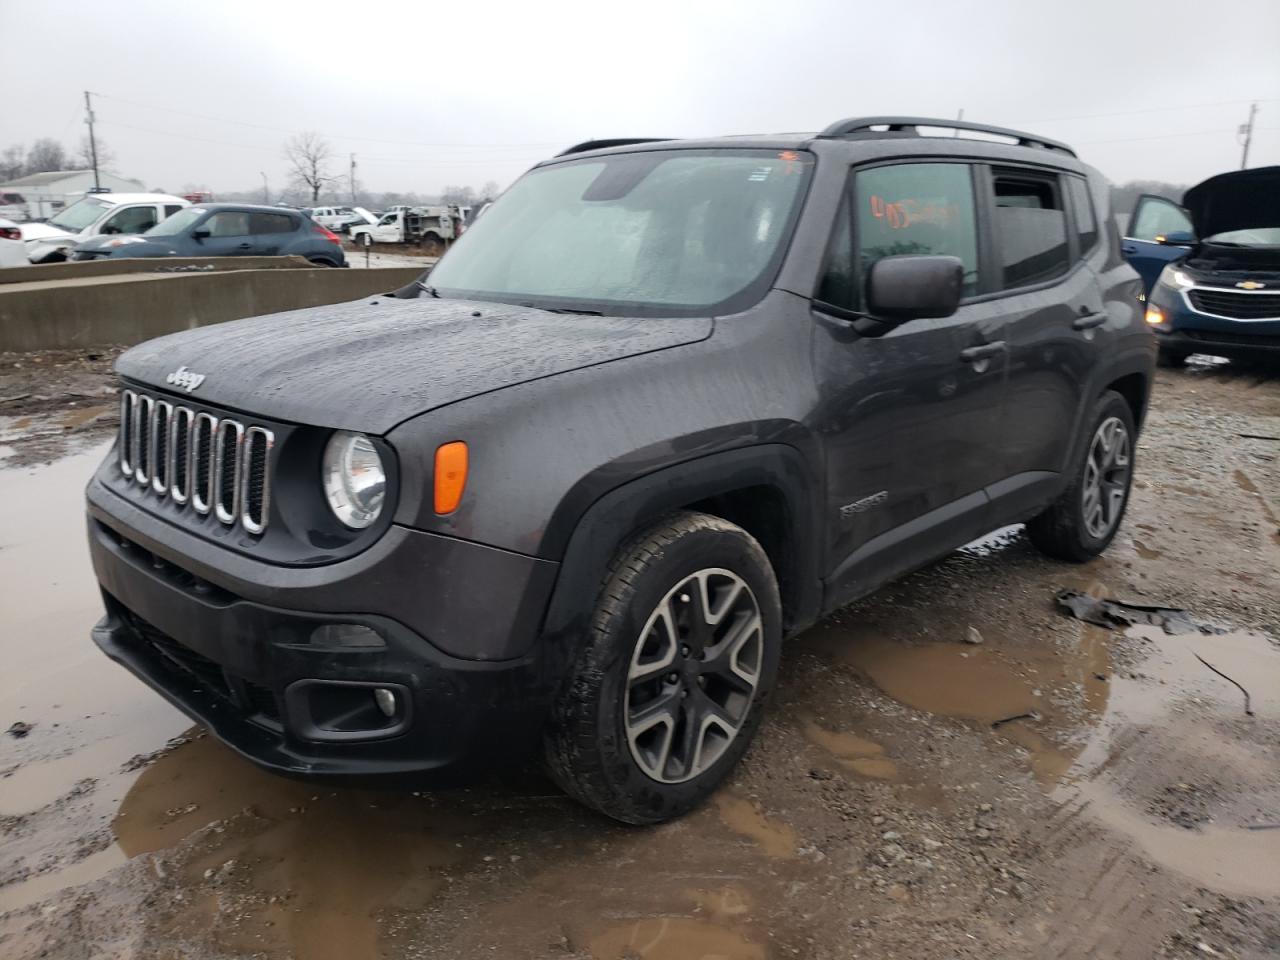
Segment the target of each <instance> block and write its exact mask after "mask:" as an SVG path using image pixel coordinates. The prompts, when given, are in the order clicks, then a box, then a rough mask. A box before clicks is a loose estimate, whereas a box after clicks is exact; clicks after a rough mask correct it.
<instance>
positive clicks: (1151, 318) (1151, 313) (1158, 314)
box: [1147, 307, 1164, 327]
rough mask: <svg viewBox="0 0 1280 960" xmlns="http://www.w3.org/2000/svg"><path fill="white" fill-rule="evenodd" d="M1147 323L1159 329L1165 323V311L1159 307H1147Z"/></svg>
mask: <svg viewBox="0 0 1280 960" xmlns="http://www.w3.org/2000/svg"><path fill="white" fill-rule="evenodd" d="M1147 323H1149V324H1151V326H1153V327H1158V326H1160V324H1162V323H1164V311H1163V310H1161V309H1160V308H1159V307H1147Z"/></svg>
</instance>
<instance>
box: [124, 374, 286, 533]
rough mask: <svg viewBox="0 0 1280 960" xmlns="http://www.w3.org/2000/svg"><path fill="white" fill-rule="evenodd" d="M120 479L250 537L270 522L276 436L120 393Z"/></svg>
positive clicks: (142, 396) (129, 392) (143, 396)
mask: <svg viewBox="0 0 1280 960" xmlns="http://www.w3.org/2000/svg"><path fill="white" fill-rule="evenodd" d="M118 446H119V463H120V471H121V473H123V474H124V475H125V476H126V477H128V478H129V480H130V481H132V482H133V483H135V484H136V485H137V486H138V487H140V488H141V489H142V490H143V491H144V492H147V493H153V494H155V495H157V496H158V497H160V498H161V499H162V500H163V499H167V500H169V501H171V502H172V503H174V504H175V505H176V506H178V507H179V508H185V507H186V506H187V504H190V505H191V509H192V510H194V511H195V512H196V513H197V514H199V515H200V516H208V515H209V514H213V516H214V517H216V518H217V520H218V521H219V522H220V523H222V524H225V525H226V526H239V527H241V528H242V529H244V530H245V531H247V532H248V533H251V534H253V535H255V536H256V535H258V534H261V533H262V532H263V531H264V530H266V528H267V523H268V521H269V519H270V516H271V456H272V454H271V451H272V449H273V448H274V446H275V434H274V433H273V432H272V431H271V430H269V429H267V428H266V427H261V426H256V425H252V424H249V425H246V424H245V423H242V422H241V421H239V420H236V419H233V418H231V417H218V416H216V415H215V414H213V413H210V412H208V411H204V410H199V411H197V410H196V409H194V408H192V407H187V406H177V405H175V404H173V403H171V402H170V401H168V400H162V399H160V398H158V397H152V396H148V395H147V394H145V393H138V392H137V391H135V390H122V391H121V392H120V437H119V443H118Z"/></svg>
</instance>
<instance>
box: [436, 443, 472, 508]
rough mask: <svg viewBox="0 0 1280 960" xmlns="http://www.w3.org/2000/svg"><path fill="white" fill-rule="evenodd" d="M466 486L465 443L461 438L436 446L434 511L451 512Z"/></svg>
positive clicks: (460, 499)
mask: <svg viewBox="0 0 1280 960" xmlns="http://www.w3.org/2000/svg"><path fill="white" fill-rule="evenodd" d="M466 486H467V445H466V444H465V443H463V442H462V441H461V440H455V441H454V442H453V443H445V444H441V445H440V446H438V447H436V474H435V505H436V513H439V514H446V513H453V511H455V510H457V509H458V504H459V503H461V502H462V491H463V490H465V489H466Z"/></svg>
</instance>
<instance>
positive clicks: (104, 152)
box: [69, 137, 116, 170]
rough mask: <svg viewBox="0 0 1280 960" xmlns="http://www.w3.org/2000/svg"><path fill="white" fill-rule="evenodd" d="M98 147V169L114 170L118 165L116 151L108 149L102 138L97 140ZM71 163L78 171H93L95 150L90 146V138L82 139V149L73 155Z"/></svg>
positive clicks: (70, 159)
mask: <svg viewBox="0 0 1280 960" xmlns="http://www.w3.org/2000/svg"><path fill="white" fill-rule="evenodd" d="M96 146H97V148H98V169H99V170H114V168H115V165H116V153H115V151H114V150H112V149H111V148H110V147H108V146H107V144H106V142H105V141H103V139H102V138H101V137H98V138H97V144H96ZM69 161H70V163H71V164H72V166H74V167H75V168H76V169H77V170H92V169H93V150H92V149H91V148H90V146H89V138H88V137H81V138H80V148H79V149H78V150H76V152H75V153H73V154H72V155H71V157H70V158H69Z"/></svg>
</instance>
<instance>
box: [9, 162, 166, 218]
mask: <svg viewBox="0 0 1280 960" xmlns="http://www.w3.org/2000/svg"><path fill="white" fill-rule="evenodd" d="M98 182H99V183H100V184H101V186H102V189H103V190H104V191H110V192H112V193H142V192H143V191H144V190H145V187H144V186H143V184H142V181H141V180H130V179H129V178H128V177H118V176H116V175H115V174H114V173H106V172H102V173H99V174H98ZM0 192H3V193H6V194H13V193H16V194H20V195H21V196H22V199H23V201H24V202H25V204H26V207H27V216H28V217H29V218H30V219H32V220H46V219H48V218H49V217H52V216H53V215H54V214H55V213H57V212H58V211H59V210H61V209H62V208H63V207H65V206H67V204H71V203H75V202H76V201H77V200H79V199H80V198H81V197H83V196H84V195H85V194H86V193H92V192H93V171H92V170H50V171H49V172H48V173H29V174H27V175H26V176H25V177H19V178H18V179H17V180H10V181H9V182H8V183H0Z"/></svg>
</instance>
